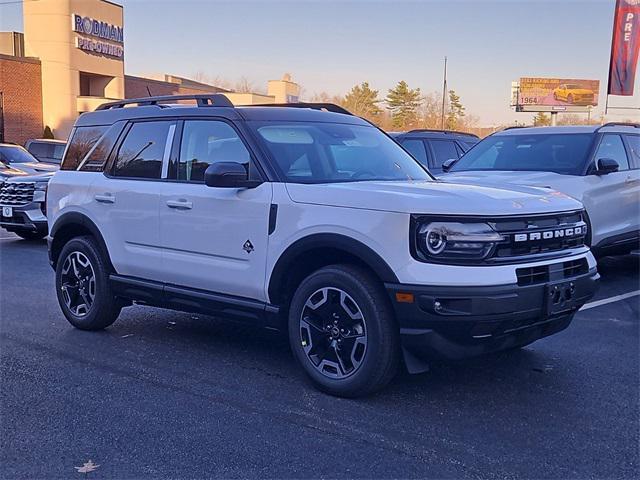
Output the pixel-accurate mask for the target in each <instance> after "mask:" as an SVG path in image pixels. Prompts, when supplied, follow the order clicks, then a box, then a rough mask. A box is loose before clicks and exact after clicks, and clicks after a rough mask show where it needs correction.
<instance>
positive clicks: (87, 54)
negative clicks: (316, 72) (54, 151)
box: [0, 0, 300, 144]
mask: <svg viewBox="0 0 640 480" xmlns="http://www.w3.org/2000/svg"><path fill="white" fill-rule="evenodd" d="M22 8H23V25H24V33H21V32H0V142H14V143H20V144H23V143H24V142H25V141H26V140H28V139H29V138H38V137H42V135H43V131H44V129H45V127H49V128H50V129H51V130H52V131H53V133H54V135H55V137H56V138H61V139H66V138H67V136H68V134H69V132H70V131H71V128H72V126H73V123H74V121H75V120H76V118H77V117H78V115H79V114H81V113H83V112H88V111H92V110H94V109H95V108H96V107H97V106H98V105H100V104H102V103H105V102H109V101H113V100H119V99H123V98H138V97H146V96H149V95H150V94H151V95H174V94H175V95H183V94H205V93H219V92H222V93H225V94H226V95H227V96H228V97H229V98H230V100H231V101H232V102H233V103H234V104H237V105H249V104H258V103H287V102H293V101H297V100H298V97H299V92H300V87H299V86H298V85H297V84H296V83H295V82H293V81H292V80H291V78H290V76H289V75H286V74H285V75H284V76H283V77H282V79H280V80H272V81H269V83H268V86H267V94H260V93H236V92H233V91H230V90H226V89H223V88H219V87H217V86H214V85H208V84H205V83H201V82H196V81H193V80H190V79H187V78H182V77H178V76H174V75H165V76H164V77H163V78H161V79H151V78H144V77H137V76H132V75H126V74H125V68H124V58H125V56H126V49H125V42H126V31H125V25H124V12H123V7H122V6H121V5H118V4H116V3H113V2H110V1H107V0H39V1H37V2H24V3H23V6H22Z"/></svg>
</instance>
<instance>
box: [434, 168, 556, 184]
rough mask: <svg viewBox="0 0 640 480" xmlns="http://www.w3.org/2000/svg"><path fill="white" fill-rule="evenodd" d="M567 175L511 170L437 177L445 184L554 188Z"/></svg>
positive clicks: (447, 174) (477, 171)
mask: <svg viewBox="0 0 640 480" xmlns="http://www.w3.org/2000/svg"><path fill="white" fill-rule="evenodd" d="M568 177H569V175H562V174H560V173H555V172H527V171H513V170H509V171H507V170H504V171H503V170H483V171H479V170H475V171H473V170H470V171H466V172H464V171H463V172H450V173H446V174H442V175H439V176H438V180H442V181H443V182H447V183H464V184H467V185H468V184H471V185H490V186H507V188H513V186H515V185H526V186H532V187H542V188H554V185H556V184H557V183H558V181H560V180H563V179H567V178H568Z"/></svg>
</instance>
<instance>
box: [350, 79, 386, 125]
mask: <svg viewBox="0 0 640 480" xmlns="http://www.w3.org/2000/svg"><path fill="white" fill-rule="evenodd" d="M380 102H381V100H380V99H379V98H378V90H372V89H371V88H370V87H369V82H362V83H361V84H360V85H356V86H354V87H353V88H352V89H351V90H350V91H349V93H347V94H346V95H345V97H344V101H343V102H342V106H343V107H344V108H346V109H347V110H349V111H350V112H351V113H353V114H354V115H358V116H359V117H364V118H366V119H368V120H375V119H376V118H377V117H378V116H379V115H380V113H382V110H380V107H378V104H379V103H380Z"/></svg>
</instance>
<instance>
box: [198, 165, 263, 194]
mask: <svg viewBox="0 0 640 480" xmlns="http://www.w3.org/2000/svg"><path fill="white" fill-rule="evenodd" d="M204 183H205V185H206V186H207V187H220V188H255V187H257V186H258V185H260V184H261V183H262V182H260V181H257V180H249V172H247V169H246V168H245V166H244V165H242V164H241V163H237V162H216V163H212V164H211V165H209V166H208V167H207V169H206V170H205V172H204Z"/></svg>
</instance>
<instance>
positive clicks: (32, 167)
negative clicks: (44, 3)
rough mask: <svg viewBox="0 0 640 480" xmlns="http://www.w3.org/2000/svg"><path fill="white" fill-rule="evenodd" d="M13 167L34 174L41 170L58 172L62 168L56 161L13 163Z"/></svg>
mask: <svg viewBox="0 0 640 480" xmlns="http://www.w3.org/2000/svg"><path fill="white" fill-rule="evenodd" d="M12 167H13V168H17V169H20V170H24V171H25V172H28V173H31V174H34V173H41V172H57V171H58V170H60V165H56V164H54V163H44V162H25V163H13V164H12Z"/></svg>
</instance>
